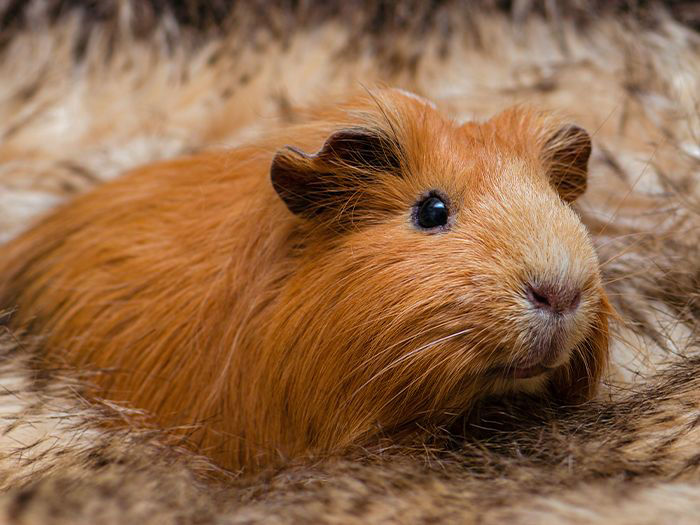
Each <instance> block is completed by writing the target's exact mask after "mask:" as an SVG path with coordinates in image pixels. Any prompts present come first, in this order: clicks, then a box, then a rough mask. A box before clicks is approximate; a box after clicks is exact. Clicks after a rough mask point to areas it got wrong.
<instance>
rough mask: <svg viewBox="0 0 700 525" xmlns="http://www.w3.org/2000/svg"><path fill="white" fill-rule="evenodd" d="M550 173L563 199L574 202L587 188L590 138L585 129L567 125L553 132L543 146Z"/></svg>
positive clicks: (553, 183) (552, 181)
mask: <svg viewBox="0 0 700 525" xmlns="http://www.w3.org/2000/svg"><path fill="white" fill-rule="evenodd" d="M542 153H543V157H544V161H545V164H546V166H547V170H548V175H549V178H550V181H551V183H552V185H553V186H554V188H555V189H556V190H557V192H558V193H559V196H560V197H561V198H562V200H564V201H566V202H573V201H575V200H576V199H577V198H579V197H580V196H581V195H582V194H583V192H585V191H586V184H587V179H588V159H589V157H590V156H591V138H590V137H589V136H588V133H587V132H586V130H584V129H582V128H580V127H578V126H575V125H567V126H564V127H562V128H560V129H559V130H558V131H557V132H556V133H555V134H554V135H552V136H551V137H550V138H549V140H547V143H546V144H545V146H544V149H543V152H542Z"/></svg>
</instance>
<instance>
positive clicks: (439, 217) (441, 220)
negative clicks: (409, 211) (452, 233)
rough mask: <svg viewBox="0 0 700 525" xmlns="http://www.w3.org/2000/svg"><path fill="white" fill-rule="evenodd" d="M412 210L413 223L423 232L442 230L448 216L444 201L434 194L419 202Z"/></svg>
mask: <svg viewBox="0 0 700 525" xmlns="http://www.w3.org/2000/svg"><path fill="white" fill-rule="evenodd" d="M414 210H415V211H414V213H413V222H414V224H415V225H416V226H417V227H418V228H420V229H423V230H436V229H443V228H444V227H445V226H446V225H447V221H448V219H449V216H450V212H449V209H448V207H447V202H446V200H445V199H443V198H442V197H440V196H439V195H436V194H435V193H430V194H429V195H428V196H427V197H425V198H424V199H422V200H421V201H419V202H418V204H416V206H415V208H414Z"/></svg>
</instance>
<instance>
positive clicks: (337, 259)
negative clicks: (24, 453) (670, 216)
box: [0, 90, 609, 470]
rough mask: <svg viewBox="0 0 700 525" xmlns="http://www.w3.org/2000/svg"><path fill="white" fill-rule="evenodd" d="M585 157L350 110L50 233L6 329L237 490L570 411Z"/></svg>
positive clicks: (597, 352) (579, 147) (565, 134)
mask: <svg viewBox="0 0 700 525" xmlns="http://www.w3.org/2000/svg"><path fill="white" fill-rule="evenodd" d="M285 144H291V145H293V147H287V148H283V149H279V148H281V147H282V146H284V145H285ZM274 150H277V153H276V154H273V152H274ZM589 153H590V141H589V139H588V136H587V135H586V134H585V132H583V131H582V130H580V129H579V128H576V127H574V126H563V125H561V123H560V122H558V121H556V120H555V119H552V118H551V117H547V116H546V115H543V114H540V113H536V112H533V111H529V110H525V109H519V108H515V109H511V110H507V111H505V112H504V113H501V114H499V115H497V116H496V117H494V118H493V119H492V120H490V121H487V122H485V123H481V124H476V123H469V124H464V125H459V124H456V123H454V122H453V121H451V120H449V119H447V118H446V117H444V116H443V115H441V114H440V113H439V112H438V111H436V110H435V109H434V108H433V107H432V106H431V105H429V104H427V103H425V102H423V101H421V100H420V99H416V98H415V97H410V96H406V95H405V94H404V93H401V92H399V91H394V90H384V91H381V92H379V93H376V94H374V95H371V96H370V95H368V96H364V97H357V98H355V99H353V100H351V101H350V102H349V103H348V104H347V105H345V106H341V107H338V108H333V109H330V110H326V111H321V112H319V113H317V114H316V116H315V117H314V118H313V119H311V121H310V123H308V124H302V125H297V126H292V127H289V128H286V129H284V130H282V131H280V132H276V133H274V134H271V135H270V136H269V137H268V138H267V139H265V140H264V141H261V142H260V143H258V144H256V145H254V146H250V147H243V148H238V149H236V150H233V151H228V152H219V153H206V154H201V155H198V156H193V157H189V158H184V159H180V160H174V161H169V162H164V163H159V164H154V165H150V166H146V167H144V168H141V169H138V170H136V171H134V172H131V173H129V174H126V175H125V176H123V177H122V178H120V179H118V180H116V181H114V182H111V183H107V184H105V185H103V186H101V187H99V188H97V189H96V190H95V191H93V192H92V193H90V194H87V195H84V196H82V197H80V198H78V199H77V200H76V201H74V202H72V203H71V204H69V205H67V206H65V207H63V208H62V209H59V210H57V211H56V212H55V213H53V214H52V215H50V216H49V217H47V218H46V219H44V220H43V221H42V222H40V223H39V224H37V225H36V226H35V227H34V228H32V229H31V230H29V231H28V232H26V233H24V234H23V235H21V236H20V237H19V238H17V239H15V240H14V241H12V242H10V243H9V245H7V246H6V247H5V250H4V252H3V254H2V256H1V260H0V306H2V307H9V308H14V309H15V310H16V311H15V313H14V314H13V316H12V318H11V321H10V322H11V323H12V324H13V325H15V326H18V327H24V328H26V329H29V330H31V331H32V332H34V333H39V334H41V335H42V336H44V337H45V341H46V348H47V349H51V352H56V353H58V354H60V356H61V358H64V357H65V358H67V359H68V360H69V362H71V363H72V364H74V365H77V366H79V367H92V368H98V369H101V370H104V372H103V373H101V374H99V375H97V376H96V378H95V381H96V383H97V385H98V388H99V391H98V392H97V395H99V396H101V397H105V398H109V399H112V400H116V401H126V402H128V403H130V404H131V405H132V406H135V407H138V408H143V409H146V410H148V411H149V412H151V413H153V414H155V415H156V417H157V419H158V421H159V423H160V424H162V425H163V426H165V427H168V428H172V429H173V431H176V432H182V433H186V434H187V435H188V436H190V441H191V442H192V443H193V444H194V445H195V447H196V450H198V451H199V452H202V453H204V454H207V455H209V456H211V457H212V458H214V459H215V461H217V462H218V463H219V464H221V465H222V466H224V467H227V468H233V469H238V468H244V469H248V470H255V469H257V468H259V467H262V466H266V465H271V464H274V463H276V462H277V461H279V460H280V458H283V459H284V458H294V457H299V456H304V455H308V454H326V453H333V452H337V451H340V450H343V449H344V448H346V447H348V446H351V445H366V444H367V443H370V442H371V441H372V440H373V439H375V438H376V437H377V436H378V435H383V436H393V435H395V436H404V435H410V434H412V433H416V432H419V431H420V430H419V429H421V428H426V426H431V425H443V424H448V423H450V422H451V421H452V420H454V419H455V418H456V417H457V416H459V415H461V414H464V413H465V412H467V411H468V409H469V407H470V406H471V405H472V404H473V402H474V401H475V400H476V399H478V398H479V397H482V396H483V395H486V394H489V393H505V392H518V391H527V392H534V393H541V394H543V395H551V396H556V397H558V398H561V399H564V400H571V401H577V400H581V399H585V398H587V397H590V396H591V395H592V394H593V392H594V390H595V387H596V385H597V383H598V380H599V376H600V374H601V371H602V370H603V368H604V366H605V364H606V360H607V345H608V332H607V316H608V314H609V306H608V303H607V300H606V297H605V294H604V292H603V290H602V287H601V282H600V277H599V272H598V262H597V258H596V255H595V253H594V250H593V248H592V245H591V243H590V241H589V238H588V236H587V233H586V231H585V229H584V227H583V225H582V224H581V222H580V221H579V219H578V217H577V215H576V214H575V213H574V211H572V209H571V208H570V206H569V204H568V202H570V201H572V200H573V199H575V198H576V197H577V196H578V194H580V193H581V192H582V191H583V188H584V187H585V180H586V179H585V177H586V171H585V170H586V164H587V160H588V155H589ZM47 357H49V358H51V357H52V356H51V355H49V356H47Z"/></svg>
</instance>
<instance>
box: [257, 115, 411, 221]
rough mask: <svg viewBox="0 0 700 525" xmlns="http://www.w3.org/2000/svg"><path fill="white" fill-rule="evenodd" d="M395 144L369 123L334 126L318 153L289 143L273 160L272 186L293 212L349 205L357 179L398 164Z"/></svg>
mask: <svg viewBox="0 0 700 525" xmlns="http://www.w3.org/2000/svg"><path fill="white" fill-rule="evenodd" d="M400 164H401V163H400V160H399V155H398V148H396V147H395V144H394V143H393V141H391V140H390V139H388V138H387V137H384V136H382V134H381V133H380V132H377V131H374V130H370V129H367V128H360V127H358V128H348V129H342V130H340V131H336V132H335V133H333V134H332V135H330V136H329V137H328V139H326V142H325V143H324V144H323V147H322V148H321V149H320V150H319V151H318V152H316V153H313V154H309V153H305V152H303V151H301V150H299V149H297V148H294V147H292V146H287V147H286V148H284V149H282V150H280V151H278V152H277V154H276V155H275V157H274V159H273V160H272V165H271V167H270V179H271V181H272V186H273V188H274V189H275V191H276V192H277V194H278V195H279V196H280V198H281V199H282V200H283V201H284V203H285V204H286V205H287V208H289V210H290V211H291V212H292V213H294V214H296V215H303V216H307V217H311V216H316V215H319V214H321V213H323V212H325V211H327V210H330V209H338V208H342V207H346V206H347V207H349V208H352V207H350V206H348V201H349V200H350V199H352V198H357V195H358V194H359V191H358V190H360V189H361V183H363V182H367V179H369V178H371V177H372V176H373V175H376V174H377V173H386V172H393V173H398V172H399V170H400Z"/></svg>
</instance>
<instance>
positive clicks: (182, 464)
mask: <svg viewBox="0 0 700 525" xmlns="http://www.w3.org/2000/svg"><path fill="white" fill-rule="evenodd" d="M229 7H230V6H227V5H225V4H224V3H214V4H213V6H210V7H202V6H200V5H199V4H197V3H194V2H185V3H182V4H179V5H178V6H176V7H174V8H172V9H170V8H168V7H167V6H165V5H164V4H163V5H161V4H160V3H158V2H152V3H148V4H145V3H140V2H139V3H137V2H134V3H129V2H114V3H111V2H105V3H99V4H94V5H93V4H80V3H75V2H48V3H44V4H41V3H38V2H36V3H34V2H31V3H29V4H28V5H23V3H21V2H5V3H2V4H0V27H2V33H1V38H0V45H1V46H2V48H1V51H0V53H2V58H1V59H0V77H1V78H2V79H3V82H2V83H0V137H2V139H1V140H0V236H2V238H4V239H7V238H9V237H11V236H12V235H14V234H16V233H17V232H18V231H20V230H21V229H22V228H23V227H26V225H27V224H29V223H30V222H31V221H32V220H33V218H34V217H36V216H37V215H38V214H40V213H41V212H42V211H43V210H46V209H48V208H49V207H51V206H54V205H56V204H57V203H58V202H61V201H64V200H67V199H70V197H71V196H72V195H75V194H77V193H79V192H82V191H85V190H87V189H89V188H90V187H92V186H93V185H95V184H97V183H99V181H100V180H104V179H106V178H111V177H115V176H118V174H119V173H120V172H122V171H123V170H124V169H126V168H129V167H132V166H136V165H138V164H142V163H146V162H150V161H153V160H156V159H160V158H167V157H172V156H175V155H178V154H182V153H188V152H193V151H198V150H203V149H208V148H215V147H221V146H228V145H236V144H240V143H242V142H244V141H246V140H248V139H251V138H254V137H255V136H256V134H257V133H259V132H260V130H261V129H262V128H263V127H266V126H269V125H274V123H275V122H277V121H285V122H286V121H293V120H294V118H295V111H296V109H297V108H300V107H304V106H307V105H308V104H310V103H313V102H317V101H318V100H324V101H332V100H335V99H336V98H338V96H339V95H340V94H342V93H343V92H345V91H347V90H348V89H353V88H356V87H357V85H358V84H363V85H369V86H371V85H376V84H377V83H385V84H390V85H396V86H399V87H404V88H407V89H410V90H412V91H415V92H417V93H419V94H421V95H424V96H427V97H429V98H431V99H432V100H434V101H435V102H436V103H437V104H438V106H439V107H440V108H442V109H444V110H446V111H448V112H451V113H452V114H453V115H455V116H457V117H459V118H462V119H468V118H481V117H486V116H489V115H491V114H493V113H495V112H496V111H498V110H499V109H502V108H503V107H505V106H507V105H510V104H512V103H514V102H528V103H533V104H537V105H540V106H543V107H545V108H550V109H554V110H557V111H560V112H563V113H565V114H567V115H569V116H571V117H572V118H573V119H574V120H576V121H577V122H579V123H580V124H581V125H583V126H584V127H586V128H587V129H588V130H589V131H591V133H592V135H593V142H594V151H593V157H592V161H591V165H590V172H591V176H590V180H589V190H588V193H587V195H586V196H584V198H583V199H582V201H581V203H580V208H579V211H580V213H581V215H582V217H583V219H584V222H585V223H586V224H587V226H588V227H589V229H590V230H591V232H592V234H593V236H594V240H595V243H596V248H597V250H598V253H599V256H600V259H601V263H602V265H603V275H604V280H605V282H606V289H607V291H608V293H609V294H610V297H611V301H612V302H613V304H614V306H615V307H616V309H617V310H618V312H619V314H620V320H619V321H618V322H616V323H615V324H614V326H613V327H612V332H613V338H614V342H613V348H612V359H613V362H614V367H613V370H612V373H611V374H610V377H608V378H607V379H606V388H605V389H604V393H603V394H602V395H601V397H600V399H599V400H597V401H596V402H594V403H591V404H589V405H586V406H584V407H582V408H579V409H576V410H562V409H554V408H552V409H540V410H538V412H537V413H536V414H532V416H531V417H530V416H528V417H522V416H521V415H520V416H519V415H518V414H523V413H527V414H530V413H531V412H532V410H533V409H531V408H526V409H519V408H518V407H491V408H489V407H484V409H483V410H484V414H482V420H481V421H482V424H481V425H480V427H486V428H479V429H470V431H471V432H470V433H471V434H475V437H474V438H472V439H470V440H468V441H467V442H466V443H462V442H455V443H453V444H452V445H451V446H446V447H442V448H440V449H431V450H426V451H423V452H420V453H419V452H418V451H405V450H395V449H392V448H391V447H389V448H388V449H387V450H386V451H385V452H384V453H383V454H380V455H379V456H377V455H373V456H368V455H367V454H363V453H362V451H358V452H357V456H356V457H352V458H347V459H345V460H343V461H340V462H339V461H329V462H326V463H325V464H318V465H314V466H311V467H289V468H288V469H286V470H283V471H280V472H272V473H265V474H264V475H262V476H260V477H259V478H257V479H254V480H250V479H248V480H237V479H235V478H233V477H227V476H226V475H225V474H224V473H220V472H219V473H216V472H215V471H214V469H213V467H210V466H209V465H207V464H206V462H205V461H204V460H202V459H200V458H194V457H191V456H189V455H187V454H186V453H184V452H182V451H180V450H179V449H178V448H177V446H176V445H174V444H172V443H170V444H167V443H163V442H162V437H161V436H159V435H158V433H157V432H155V431H154V432H147V431H136V430H131V431H118V432H107V431H104V430H101V429H100V428H98V427H97V426H96V425H95V423H94V422H95V421H97V420H100V419H103V418H112V417H118V418H138V417H139V415H138V414H135V413H133V412H131V411H129V410H128V409H125V408H123V407H112V406H109V404H108V403H105V405H104V406H100V407H95V406H88V405H87V404H86V403H85V402H84V401H82V400H81V397H80V395H79V392H80V386H79V385H78V384H76V383H75V381H73V380H71V379H70V373H69V372H68V371H57V370H53V371H47V370H37V367H36V366H35V365H33V364H32V361H31V346H32V342H31V341H24V342H20V341H19V340H18V339H16V337H15V336H14V335H12V334H8V333H5V334H4V335H3V338H2V347H3V358H2V361H1V363H2V364H1V366H0V382H2V393H1V395H0V424H1V425H2V428H1V429H0V484H1V485H2V487H3V493H4V495H3V496H2V499H1V500H0V516H1V517H2V518H1V519H2V520H4V522H8V523H122V522H135V521H143V522H146V523H215V522H216V523H256V522H262V523H294V522H300V523H302V522H309V521H311V522H326V523H353V522H357V523H366V522H370V521H371V522H387V523H396V522H428V521H438V522H440V521H442V522H463V523H502V522H510V523H542V522H552V523H589V522H600V523H658V522H674V523H684V522H687V523H693V522H694V521H695V519H694V515H696V514H697V512H698V511H700V508H698V503H697V500H698V495H699V494H700V484H699V481H700V472H699V471H698V464H700V459H699V458H700V456H699V454H700V446H698V445H699V444H700V440H699V439H698V437H697V430H696V429H697V428H698V421H700V419H699V416H700V410H699V406H700V405H699V400H698V395H699V394H698V392H699V389H698V385H696V383H697V381H698V379H697V377H698V372H699V371H700V364H699V362H698V359H697V334H698V330H699V329H700V265H699V263H698V261H699V260H700V257H699V255H700V254H699V253H698V251H699V248H698V245H699V241H700V216H699V214H700V189H699V188H698V183H699V181H700V145H699V144H700V140H699V138H700V112H699V111H698V104H699V98H698V93H700V38H699V37H698V34H697V33H696V32H695V30H694V29H693V24H697V18H695V17H694V15H693V4H692V3H682V2H681V3H673V4H669V5H667V6H665V7H664V6H663V5H658V4H644V7H643V8H641V7H630V4H627V3H614V5H612V4H606V7H603V6H602V5H594V3H590V2H572V3H569V4H567V6H566V7H562V5H561V4H560V3H555V2H544V3H542V4H539V3H537V2H528V1H521V2H513V3H512V5H508V6H505V5H504V4H499V5H496V3H493V4H492V3H488V2H484V3H483V4H479V5H476V4H472V3H470V4H466V3H460V2H448V3H434V4H429V5H428V4H415V5H411V4H399V5H397V6H393V5H392V6H389V5H385V4H382V3H362V2H348V3H346V4H344V5H343V6H342V7H327V8H317V7H316V6H314V5H312V4H306V3H301V4H299V5H295V6H293V7H292V6H290V5H281V4H280V5H275V6H266V5H264V4H247V5H246V6H242V5H241V6H236V7H234V8H233V12H232V13H229ZM0 249H1V247H0ZM644 520H646V521H644Z"/></svg>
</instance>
